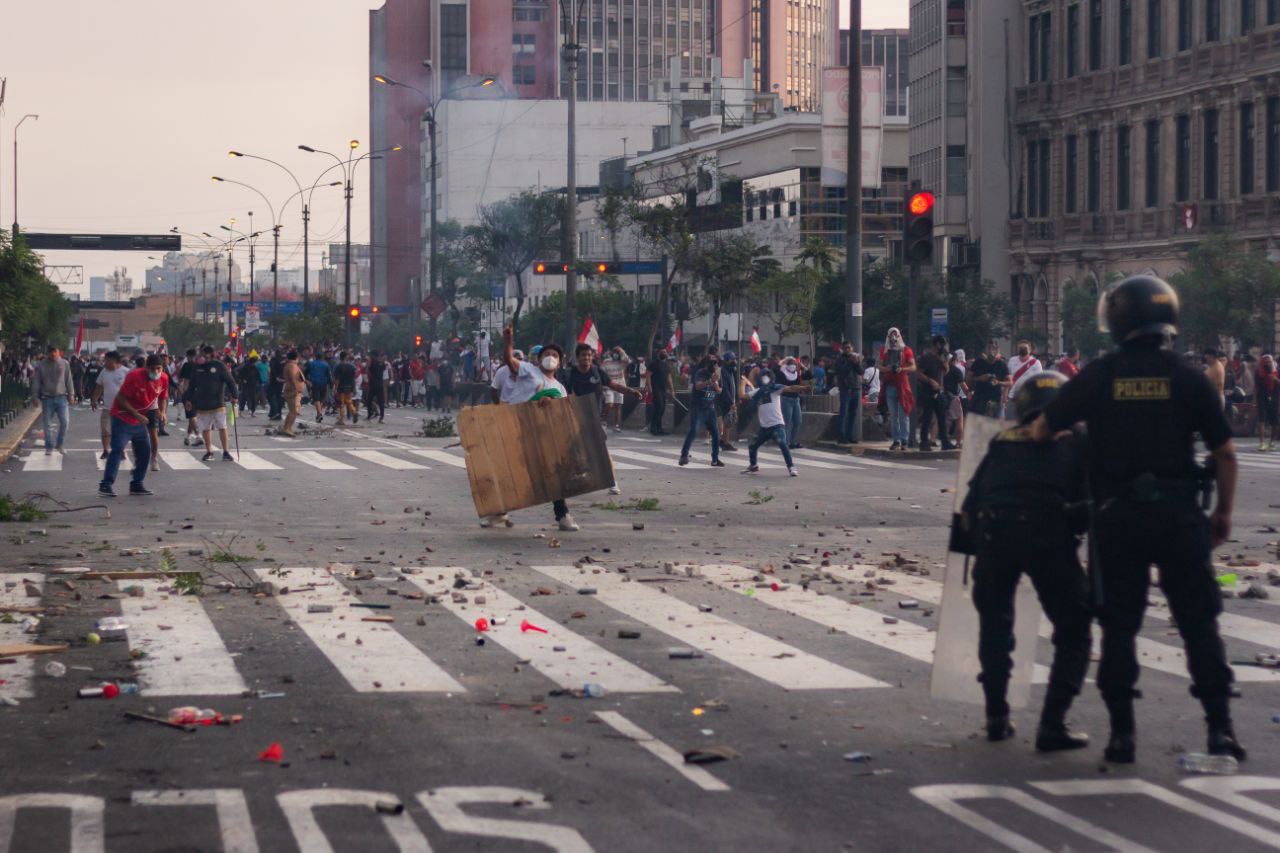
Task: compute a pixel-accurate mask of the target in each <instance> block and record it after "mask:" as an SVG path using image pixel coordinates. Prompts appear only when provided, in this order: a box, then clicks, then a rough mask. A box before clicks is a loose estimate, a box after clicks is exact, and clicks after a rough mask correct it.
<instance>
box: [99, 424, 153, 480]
mask: <svg viewBox="0 0 1280 853" xmlns="http://www.w3.org/2000/svg"><path fill="white" fill-rule="evenodd" d="M126 444H132V445H133V478H132V479H131V480H130V481H129V486H130V488H132V487H133V486H141V485H142V481H143V480H144V479H145V478H146V476H147V466H148V465H150V464H151V436H150V434H149V433H148V432H147V424H146V422H145V421H144V422H143V423H140V424H127V423H125V422H124V421H122V420H120V419H119V418H117V417H116V416H114V415H112V416H111V452H110V454H108V455H107V470H106V471H105V472H103V474H102V483H101V485H103V486H106V487H107V488H111V486H112V485H113V484H114V483H115V481H116V474H117V473H118V472H119V470H120V461H121V460H122V459H124V446H125V445H126Z"/></svg>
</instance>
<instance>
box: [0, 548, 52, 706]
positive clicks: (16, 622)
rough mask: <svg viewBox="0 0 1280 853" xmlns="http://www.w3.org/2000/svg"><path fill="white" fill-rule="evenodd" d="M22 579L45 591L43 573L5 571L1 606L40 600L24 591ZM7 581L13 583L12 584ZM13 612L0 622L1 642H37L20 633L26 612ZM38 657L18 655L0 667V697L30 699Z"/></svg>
mask: <svg viewBox="0 0 1280 853" xmlns="http://www.w3.org/2000/svg"><path fill="white" fill-rule="evenodd" d="M24 581H30V582H31V584H32V586H33V587H34V588H35V590H36V591H38V592H43V591H44V575H42V574H37V573H32V572H27V573H23V574H18V575H5V578H4V584H3V585H0V606H3V607H33V606H36V605H38V604H39V603H40V598H39V597H37V596H30V595H27V585H26V583H24ZM9 584H13V586H10V585H9ZM12 616H13V622H9V623H6V622H0V645H10V644H13V645H18V644H22V643H30V642H39V641H38V640H37V638H36V637H34V636H32V635H31V634H26V633H23V621H24V620H25V619H27V618H28V617H27V615H26V614H23V613H13V614H12ZM37 618H38V617H37ZM37 660H38V659H37V658H36V657H34V656H32V655H19V656H18V657H16V658H14V659H13V663H11V664H8V665H7V666H5V667H3V668H0V678H3V682H4V683H2V684H0V697H4V698H6V699H30V698H31V697H32V696H35V695H36V694H35V685H34V683H33V679H34V677H35V672H36V662H37ZM40 666H44V663H43V662H41V663H40Z"/></svg>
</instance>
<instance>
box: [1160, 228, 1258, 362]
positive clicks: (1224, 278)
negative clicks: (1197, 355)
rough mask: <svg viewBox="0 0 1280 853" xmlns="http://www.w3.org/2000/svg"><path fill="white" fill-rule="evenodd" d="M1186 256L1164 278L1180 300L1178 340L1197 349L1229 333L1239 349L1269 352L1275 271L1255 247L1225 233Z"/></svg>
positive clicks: (1213, 344) (1202, 244)
mask: <svg viewBox="0 0 1280 853" xmlns="http://www.w3.org/2000/svg"><path fill="white" fill-rule="evenodd" d="M1187 260H1188V264H1187V268H1186V270H1185V271H1183V272H1180V273H1178V274H1177V275H1175V276H1173V277H1172V280H1171V281H1170V284H1172V285H1173V286H1174V288H1175V289H1176V290H1177V291H1178V296H1179V298H1180V300H1181V303H1182V304H1181V307H1182V317H1181V321H1180V323H1179V330H1178V331H1179V336H1180V338H1181V340H1183V341H1185V342H1187V343H1190V344H1191V345H1192V346H1194V347H1196V348H1200V347H1216V346H1218V338H1219V337H1220V336H1222V337H1233V338H1236V339H1237V340H1239V341H1240V343H1241V344H1242V345H1243V346H1244V347H1250V346H1260V347H1262V348H1264V349H1265V350H1270V349H1271V347H1272V345H1273V343H1274V341H1275V331H1276V329H1275V305H1276V300H1277V299H1280V269H1278V268H1277V266H1276V265H1275V264H1273V263H1272V262H1271V261H1269V260H1267V256H1266V254H1265V253H1264V252H1263V251H1262V250H1261V249H1254V248H1250V247H1249V246H1247V245H1245V244H1243V243H1241V242H1239V241H1236V240H1232V239H1231V238H1229V237H1226V236H1215V237H1211V238H1210V239H1208V240H1206V241H1204V242H1203V243H1201V244H1199V245H1198V246H1196V247H1195V248H1193V249H1192V250H1191V252H1190V255H1189V257H1188V259H1187Z"/></svg>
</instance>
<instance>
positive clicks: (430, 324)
mask: <svg viewBox="0 0 1280 853" xmlns="http://www.w3.org/2000/svg"><path fill="white" fill-rule="evenodd" d="M442 97H443V96H442ZM437 105H438V104H437ZM426 116H427V139H428V142H429V144H430V147H431V257H430V260H429V261H428V264H429V268H428V270H427V275H428V276H429V278H428V280H427V290H428V292H430V293H435V292H436V267H437V266H438V262H439V259H440V256H439V254H438V247H439V243H438V242H437V234H436V231H437V228H436V199H437V196H436V108H435V106H433V107H432V108H431V109H430V110H428V111H427V114H426ZM415 299H416V300H417V304H416V305H414V308H413V319H414V323H413V328H414V334H417V331H416V330H417V329H418V328H419V326H418V323H419V322H420V321H421V319H422V277H421V276H419V277H418V293H417V295H416V296H415ZM436 319H437V318H436V316H435V315H434V314H433V315H432V316H431V318H430V319H429V320H428V321H427V352H431V348H430V347H431V344H432V343H434V342H435V339H436V328H437V327H436Z"/></svg>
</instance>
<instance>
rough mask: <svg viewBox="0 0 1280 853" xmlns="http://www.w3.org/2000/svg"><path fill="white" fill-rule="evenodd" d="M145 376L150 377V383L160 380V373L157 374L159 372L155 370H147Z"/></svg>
mask: <svg viewBox="0 0 1280 853" xmlns="http://www.w3.org/2000/svg"><path fill="white" fill-rule="evenodd" d="M147 376H150V377H151V381H152V382H155V381H157V380H158V379H159V378H160V372H159V371H156V370H148V371H147Z"/></svg>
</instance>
